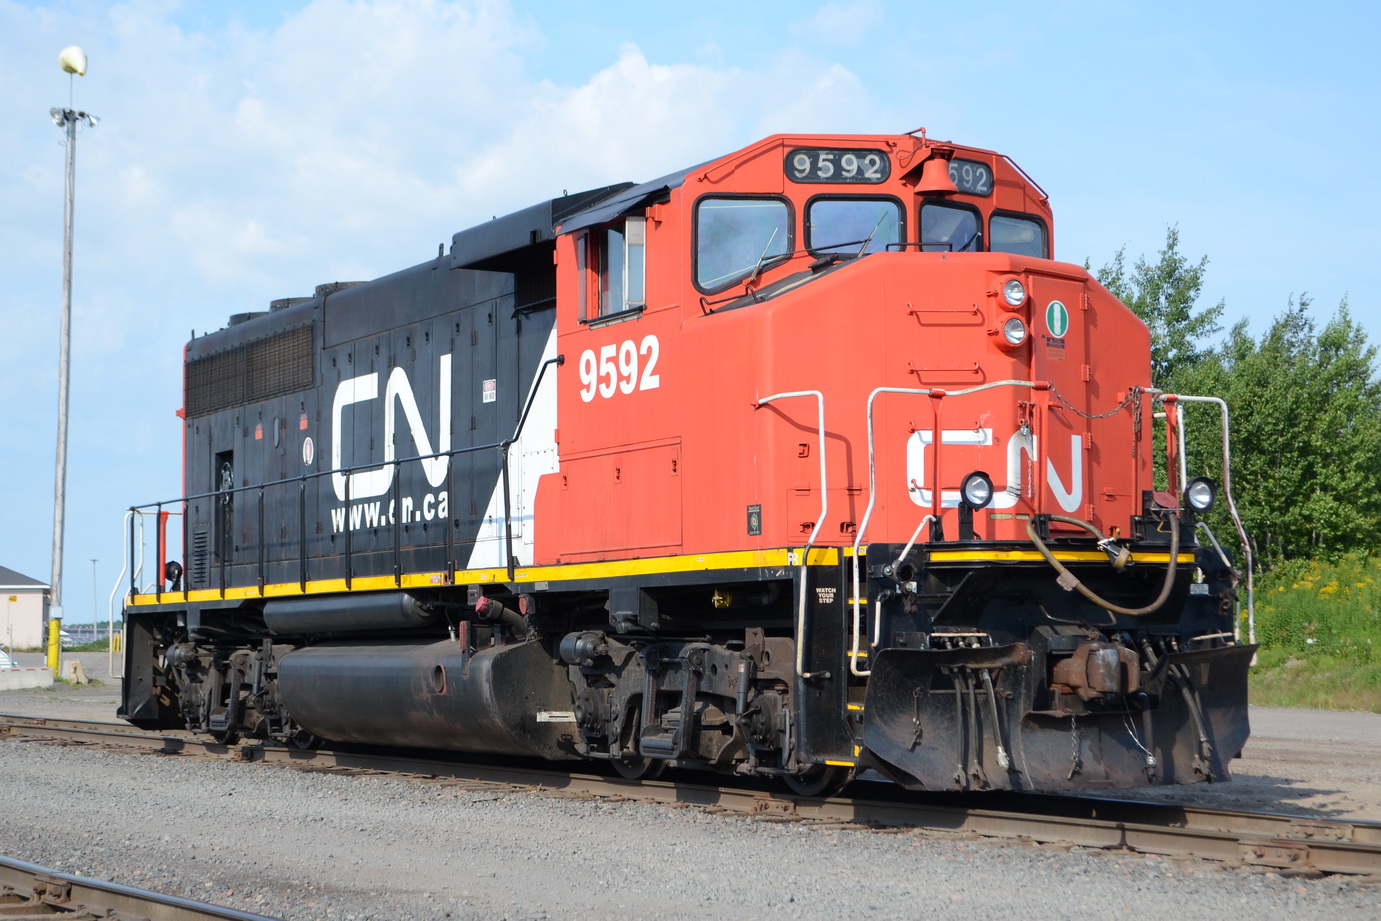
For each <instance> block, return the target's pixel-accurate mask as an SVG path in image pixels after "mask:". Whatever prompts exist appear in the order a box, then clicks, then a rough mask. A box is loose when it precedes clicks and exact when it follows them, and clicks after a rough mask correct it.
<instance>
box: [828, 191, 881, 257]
mask: <svg viewBox="0 0 1381 921" xmlns="http://www.w3.org/2000/svg"><path fill="white" fill-rule="evenodd" d="M901 240H902V227H901V205H900V204H898V202H897V201H896V200H895V199H891V198H816V199H814V200H812V201H811V202H810V204H808V205H806V248H807V249H809V250H810V251H811V252H812V253H815V254H817V255H818V254H822V253H837V254H840V255H845V256H854V255H858V256H861V255H863V254H864V253H880V252H882V251H884V250H886V249H887V247H888V246H889V245H890V244H895V243H900V242H901Z"/></svg>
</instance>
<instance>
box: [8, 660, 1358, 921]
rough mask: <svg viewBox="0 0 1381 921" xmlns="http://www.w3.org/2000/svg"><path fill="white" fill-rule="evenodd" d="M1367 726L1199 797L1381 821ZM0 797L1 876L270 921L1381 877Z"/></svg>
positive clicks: (42, 765)
mask: <svg viewBox="0 0 1381 921" xmlns="http://www.w3.org/2000/svg"><path fill="white" fill-rule="evenodd" d="M103 662H104V660H103V659H100V660H99V665H98V667H96V668H93V667H90V666H88V668H87V673H88V674H89V675H92V676H93V677H98V678H99V677H101V676H102V675H104V674H106V672H105V671H104V664H103ZM84 664H86V663H85V662H84ZM96 664H98V663H93V665H96ZM104 680H105V681H106V682H107V683H106V684H104V685H101V686H98V687H94V688H85V689H72V688H65V687H61V686H59V688H58V689H57V690H54V691H38V690H34V691H17V692H10V693H5V694H0V712H6V713H26V714H31V715H48V716H55V717H60V716H68V717H72V718H93V717H94V718H100V717H103V716H106V717H110V716H113V712H114V702H115V699H116V698H117V697H118V684H117V683H116V682H114V681H112V680H111V679H109V678H105V679H104ZM1371 716H1374V715H1372V714H1319V713H1313V712H1310V713H1303V712H1302V711H1299V712H1297V711H1260V712H1257V713H1254V714H1253V719H1254V723H1255V726H1256V729H1257V732H1258V733H1259V735H1258V736H1257V737H1254V739H1253V741H1252V742H1251V743H1250V744H1249V746H1248V751H1247V752H1246V757H1245V758H1244V759H1243V760H1242V761H1240V762H1237V765H1238V768H1237V770H1238V776H1239V780H1238V781H1234V783H1233V784H1230V785H1223V786H1221V787H1219V788H1216V789H1210V788H1203V787H1196V788H1193V792H1194V793H1200V794H1202V793H1203V792H1204V791H1205V790H1208V791H1209V793H1210V794H1212V795H1218V796H1223V795H1228V793H1229V791H1242V790H1246V791H1247V792H1246V793H1241V792H1238V793H1235V794H1233V795H1236V796H1238V797H1240V798H1239V800H1237V801H1235V802H1228V803H1225V805H1246V804H1259V802H1271V803H1274V804H1276V805H1280V804H1289V805H1291V806H1294V807H1297V808H1294V809H1293V811H1298V812H1311V813H1313V814H1318V815H1338V816H1345V815H1352V816H1353V817H1364V818H1377V817H1381V810H1379V809H1378V808H1377V805H1376V803H1377V791H1376V790H1375V785H1376V784H1377V779H1376V770H1375V765H1376V763H1377V761H1376V756H1377V755H1378V754H1381V752H1378V748H1381V745H1379V744H1378V741H1377V740H1381V732H1378V731H1377V726H1378V723H1377V722H1372V721H1371V720H1369V719H1367V718H1368V717H1371ZM1377 720H1378V721H1381V717H1378V718H1377ZM1358 732H1364V733H1369V735H1366V736H1364V738H1367V739H1369V740H1370V741H1366V742H1354V741H1348V742H1344V741H1343V740H1345V739H1356V738H1357V733H1358ZM1324 762H1326V763H1324ZM1311 765H1312V766H1311ZM1363 771H1365V773H1363ZM0 778H3V781H0V842H3V843H0V853H4V854H6V856H10V857H16V858H19V859H22V860H29V861H32V862H34V863H39V864H43V865H45V866H50V867H55V868H57V869H60V870H63V871H66V872H70V873H78V874H82V875H87V876H94V877H99V878H103V879H112V880H116V881H118V882H122V883H127V884H130V885H135V886H140V887H143V888H148V889H155V890H159V891H164V892H169V893H173V894H177V895H185V896H190V897H193V898H199V899H202V900H205V901H209V902H216V903H220V904H225V905H231V906H234V907H237V908H241V909H247V910H250V911H257V912H261V913H264V914H268V915H274V916H280V917H282V918H285V919H316V918H325V919H375V918H378V919H383V918H389V919H434V918H436V919H440V918H455V919H573V921H584V919H590V921H595V919H598V921H605V919H607V918H608V917H609V916H610V915H611V914H612V915H614V916H616V917H618V916H623V917H639V918H640V917H647V918H666V919H681V918H684V919H696V921H702V919H716V918H740V917H744V916H760V917H766V918H803V919H814V918H820V919H830V921H834V919H837V918H840V917H845V916H866V917H878V918H882V917H886V918H927V919H949V918H954V919H958V918H964V919H971V918H973V917H983V918H995V919H1001V918H1021V919H1031V918H1074V917H1112V916H1119V917H1120V916H1123V915H1127V914H1130V913H1131V912H1133V911H1135V912H1136V913H1137V914H1140V915H1145V916H1148V917H1155V916H1159V915H1165V914H1175V913H1178V914H1180V915H1182V916H1187V915H1188V913H1189V912H1192V913H1193V916H1194V917H1202V918H1220V919H1236V918H1242V919H1247V918H1250V919H1252V921H1269V919H1290V921H1308V919H1315V918H1317V919H1328V921H1335V919H1338V918H1349V919H1381V879H1371V880H1358V879H1350V878H1345V877H1335V878H1322V879H1310V878H1303V877H1291V876H1283V875H1281V874H1278V873H1274V872H1269V871H1259V870H1245V869H1239V868H1226V867H1221V866H1218V865H1214V864H1208V863H1201V862H1194V861H1181V860H1169V859H1162V858H1153V857H1141V856H1136V855H1131V854H1125V853H1115V852H1101V851H1095V850H1088V849H1084V848H1062V847H1045V846H1033V845H1029V844H1022V843H1010V842H995V841H988V840H984V839H979V838H971V837H967V836H957V835H949V834H927V833H919V832H902V833H882V832H875V831H866V830H856V829H850V828H842V827H833V826H820V825H806V824H799V823H781V822H774V821H766V820H761V819H749V818H743V817H738V816H733V815H728V814H719V813H715V812H710V811H705V810H700V809H693V808H682V809H678V808H672V807H666V806H657V805H649V804H643V803H629V802H622V803H620V802H601V801H594V800H586V799H571V798H564V797H560V796H555V795H538V794H532V793H526V792H516V793H515V792H511V791H508V790H506V789H498V788H496V789H488V788H475V787H468V788H467V787H465V786H461V785H456V784H452V783H445V782H419V781H413V780H406V779H395V778H388V777H383V776H371V775H364V776H355V775H345V774H336V773H320V772H316V773H304V772H300V771H293V770H288V769H284V768H279V767H273V766H269V765H263V764H236V763H230V762H208V761H197V760H194V759H192V758H188V757H182V756H166V755H154V754H142V755H133V754H121V753H112V752H106V751H101V750H99V749H94V748H88V747H76V746H55V745H51V744H40V743H22V742H13V741H0ZM1177 795H1183V792H1182V791H1180V792H1179V793H1177ZM1243 797H1244V799H1243ZM1195 800H1196V801H1199V802H1202V801H1203V796H1197V797H1195Z"/></svg>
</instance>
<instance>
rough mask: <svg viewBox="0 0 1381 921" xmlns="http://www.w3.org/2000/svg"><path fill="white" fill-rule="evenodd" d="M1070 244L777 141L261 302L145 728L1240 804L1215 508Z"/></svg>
mask: <svg viewBox="0 0 1381 921" xmlns="http://www.w3.org/2000/svg"><path fill="white" fill-rule="evenodd" d="M1052 252H1053V220H1052V213H1051V209H1050V206H1049V199H1048V196H1047V195H1046V194H1045V192H1044V191H1043V190H1042V189H1041V188H1040V187H1039V186H1038V185H1037V184H1036V183H1035V182H1034V181H1033V180H1032V179H1030V178H1029V177H1028V176H1027V175H1026V173H1025V172H1023V171H1022V170H1021V169H1020V168H1019V167H1017V165H1016V164H1015V163H1014V162H1013V161H1012V160H1011V159H1010V158H1008V157H1007V156H1005V155H1002V154H1000V153H996V152H993V151H988V150H983V149H979V148H975V147H969V146H964V145H961V144H956V143H948V142H939V141H936V140H934V139H931V138H929V137H927V136H926V134H925V132H924V131H923V130H918V131H915V132H911V133H908V134H901V135H868V136H858V135H850V136H835V135H828V136H824V135H821V136H795V135H778V136H773V137H770V138H767V139H765V140H762V141H759V142H757V143H755V144H752V145H751V146H748V147H745V148H743V149H742V150H738V151H735V152H733V153H731V154H728V155H727V156H723V157H719V158H716V159H714V160H711V161H709V162H706V163H702V164H700V165H698V166H693V167H691V168H689V169H684V170H681V171H679V172H676V173H673V174H671V175H669V176H664V177H662V178H659V179H655V180H653V181H651V182H645V183H641V184H632V183H624V184H619V185H613V186H608V187H605V188H599V189H593V190H590V191H586V192H582V193H579V194H563V195H562V196H561V197H559V198H553V199H549V200H546V201H542V202H540V203H538V204H536V205H533V206H531V207H528V208H525V209H523V210H520V211H517V212H514V213H512V214H509V215H506V216H504V217H499V218H495V219H494V220H491V221H489V222H487V223H483V224H480V225H477V226H475V227H471V228H469V229H466V230H462V231H460V232H458V233H456V234H455V235H454V237H453V238H452V241H451V246H450V249H449V251H447V250H446V248H445V246H444V244H443V245H442V246H441V247H440V248H439V249H438V252H437V254H436V256H435V258H433V259H429V260H428V261H425V262H422V263H420V264H418V265H415V266H413V267H411V268H407V269H404V270H402V271H399V272H397V273H395V274H392V275H387V276H385V277H382V278H379V279H376V280H374V281H369V282H363V283H356V282H352V283H333V284H326V285H322V286H320V287H318V288H317V289H316V291H315V293H314V294H313V295H312V296H310V297H295V298H287V299H284V300H279V301H275V302H273V303H272V304H270V305H269V309H268V310H266V311H258V312H249V313H242V314H238V315H235V316H233V317H232V318H231V320H230V322H229V324H228V325H227V327H226V328H224V329H222V330H220V331H218V332H214V333H210V334H206V335H202V336H199V337H197V336H194V338H193V339H192V341H191V342H190V343H188V345H187V347H186V355H185V392H184V405H183V407H182V409H181V410H180V412H179V415H180V416H181V417H182V419H183V424H184V463H185V467H184V491H185V492H187V493H188V494H187V495H185V496H183V497H181V498H178V499H175V500H170V501H165V502H159V503H154V504H151V505H147V506H139V507H136V508H134V509H131V513H132V514H131V518H130V520H131V522H132V524H131V534H130V542H131V552H132V553H136V552H139V551H140V548H141V547H142V546H143V544H145V543H153V542H155V541H156V547H155V548H154V550H153V552H154V553H155V554H156V558H157V565H158V566H159V572H158V574H157V576H158V577H157V578H156V579H155V580H153V581H152V583H151V584H146V585H144V586H142V587H141V586H140V585H139V584H138V577H137V576H136V577H135V579H134V580H132V582H131V585H130V592H129V595H128V597H127V599H126V604H125V608H124V623H125V630H126V639H125V650H126V651H125V681H124V685H123V696H122V700H121V704H120V710H119V714H120V716H121V717H122V718H123V719H125V720H128V721H129V722H130V723H132V724H134V725H136V726H139V727H143V728H146V729H150V730H157V729H163V728H185V729H189V730H193V731H195V732H198V733H207V734H210V735H211V736H213V737H214V738H216V739H219V740H221V741H223V742H230V741H231V740H235V739H238V738H244V737H248V738H257V739H265V740H275V741H278V742H283V743H287V744H293V745H299V746H315V745H318V744H320V743H322V742H323V741H329V742H331V743H335V744H373V745H391V746H407V747H419V748H428V749H445V750H457V751H469V752H482V753H492V754H501V755H519V756H529V757H531V756H536V757H539V758H544V759H559V760H575V759H585V760H588V761H596V762H601V763H604V764H606V765H607V766H609V767H610V768H611V769H612V770H615V771H617V772H619V773H621V774H623V775H625V776H629V777H639V776H647V775H651V774H653V773H655V772H657V771H659V770H660V769H662V768H664V767H666V766H668V765H674V766H677V767H681V768H692V769H701V770H708V771H717V772H722V773H727V774H737V775H745V776H759V777H769V778H779V779H780V780H782V781H784V782H785V783H786V784H787V785H788V786H789V787H790V788H791V789H792V790H795V791H796V792H798V793H801V794H806V795H811V794H822V793H826V792H829V791H831V790H833V789H837V788H838V787H839V786H840V785H841V784H843V783H845V782H847V781H848V780H849V779H850V778H851V777H853V776H854V775H855V774H856V773H857V772H859V771H861V770H864V769H872V770H875V771H877V772H879V773H880V774H882V775H883V776H884V777H886V778H889V779H891V780H893V781H895V782H896V783H898V784H901V785H903V786H904V787H907V788H913V789H927V790H997V789H1006V790H1022V791H1048V790H1070V789H1084V788H1096V787H1115V786H1142V785H1152V784H1179V783H1191V782H1198V781H1215V780H1224V779H1227V778H1228V776H1229V772H1228V762H1229V761H1230V760H1231V759H1232V758H1233V757H1236V755H1237V754H1238V753H1239V752H1240V750H1241V747H1242V745H1243V743H1244V742H1245V741H1246V738H1247V733H1248V725H1247V707H1246V677H1247V670H1248V666H1249V663H1250V661H1251V658H1252V655H1253V651H1254V647H1253V646H1251V645H1246V644H1241V643H1239V642H1237V640H1236V639H1235V637H1234V623H1235V598H1236V596H1235V588H1234V587H1235V585H1236V574H1235V573H1234V571H1233V569H1232V566H1231V563H1230V560H1229V558H1228V557H1227V555H1226V554H1225V553H1224V552H1223V551H1221V550H1220V549H1218V548H1217V541H1216V540H1209V541H1206V542H1204V543H1203V544H1201V543H1200V541H1199V535H1200V534H1201V533H1203V532H1205V531H1206V525H1205V524H1204V522H1203V513H1204V511H1205V510H1206V509H1207V508H1209V507H1210V505H1211V504H1212V502H1213V501H1214V499H1215V486H1214V484H1212V483H1211V482H1208V481H1206V480H1200V479H1195V480H1188V479H1187V477H1186V476H1185V475H1184V474H1182V473H1181V472H1180V470H1181V469H1183V468H1184V467H1185V465H1184V464H1183V463H1182V454H1181V453H1180V452H1182V450H1183V448H1182V446H1183V443H1184V439H1183V437H1182V434H1183V432H1182V428H1181V424H1182V422H1181V414H1180V413H1178V412H1177V411H1176V403H1177V401H1179V400H1180V399H1181V398H1179V397H1177V396H1175V395H1171V394H1164V393H1161V392H1159V391H1157V390H1155V389H1153V388H1152V386H1151V370H1150V367H1151V362H1150V336H1149V333H1148V331H1147V328H1146V326H1145V325H1144V324H1143V323H1142V322H1141V321H1140V320H1139V319H1138V318H1137V317H1136V316H1135V315H1134V314H1133V313H1132V312H1131V311H1129V310H1128V309H1127V308H1126V307H1125V306H1123V305H1122V304H1121V303H1120V302H1119V301H1118V300H1117V299H1116V298H1114V297H1113V296H1112V295H1111V294H1110V293H1109V292H1108V291H1107V290H1105V289H1104V288H1103V287H1102V286H1101V285H1099V284H1098V282H1097V281H1096V280H1095V279H1093V278H1092V277H1091V276H1090V275H1089V273H1088V272H1087V271H1086V270H1085V269H1083V268H1081V267H1079V266H1076V265H1073V264H1068V263H1063V262H1058V261H1055V260H1054V259H1053V258H1052ZM1158 433H1159V434H1158ZM1158 477H1159V479H1158ZM146 520H152V521H156V522H157V525H156V527H155V529H154V530H155V531H156V534H155V536H154V537H148V538H146V537H144V536H143V535H144V532H143V529H142V527H141V528H138V529H136V528H135V527H134V525H133V522H135V521H138V522H143V521H146ZM1209 535H1210V537H1211V532H1209ZM136 545H137V546H136Z"/></svg>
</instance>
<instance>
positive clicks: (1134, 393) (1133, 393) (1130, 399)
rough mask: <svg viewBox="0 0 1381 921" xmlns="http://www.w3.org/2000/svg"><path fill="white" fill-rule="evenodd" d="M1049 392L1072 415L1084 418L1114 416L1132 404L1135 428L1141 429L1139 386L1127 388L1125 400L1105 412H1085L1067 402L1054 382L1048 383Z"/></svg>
mask: <svg viewBox="0 0 1381 921" xmlns="http://www.w3.org/2000/svg"><path fill="white" fill-rule="evenodd" d="M1050 392H1051V393H1053V394H1054V395H1055V399H1057V400H1059V401H1060V404H1061V405H1062V406H1064V408H1065V409H1067V410H1069V411H1070V412H1072V413H1074V415H1076V416H1080V417H1082V418H1084V419H1106V418H1108V417H1109V416H1115V415H1117V414H1118V413H1120V412H1122V410H1124V409H1126V408H1127V407H1128V406H1134V407H1135V409H1134V410H1133V414H1134V417H1135V419H1136V427H1137V430H1138V431H1140V429H1141V388H1140V387H1133V388H1131V389H1130V390H1128V391H1127V398H1126V399H1125V400H1123V401H1122V402H1121V403H1118V404H1117V405H1116V406H1114V407H1113V408H1112V409H1110V410H1108V411H1107V412H1105V413H1086V412H1084V411H1083V410H1082V409H1079V408H1077V407H1076V406H1075V405H1074V404H1073V403H1071V402H1069V401H1068V400H1066V399H1065V397H1064V394H1062V393H1060V391H1059V390H1058V389H1056V387H1055V385H1054V384H1051V385H1050Z"/></svg>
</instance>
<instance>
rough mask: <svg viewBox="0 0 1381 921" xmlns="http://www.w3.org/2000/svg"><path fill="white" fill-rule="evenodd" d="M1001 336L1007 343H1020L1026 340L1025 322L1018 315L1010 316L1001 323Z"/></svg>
mask: <svg viewBox="0 0 1381 921" xmlns="http://www.w3.org/2000/svg"><path fill="white" fill-rule="evenodd" d="M1002 338H1003V340H1004V341H1005V342H1006V343H1007V344H1008V345H1021V344H1022V343H1023V342H1025V341H1026V324H1025V323H1023V322H1021V319H1020V318H1019V317H1011V318H1010V319H1008V320H1007V322H1006V323H1003V324H1002Z"/></svg>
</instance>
